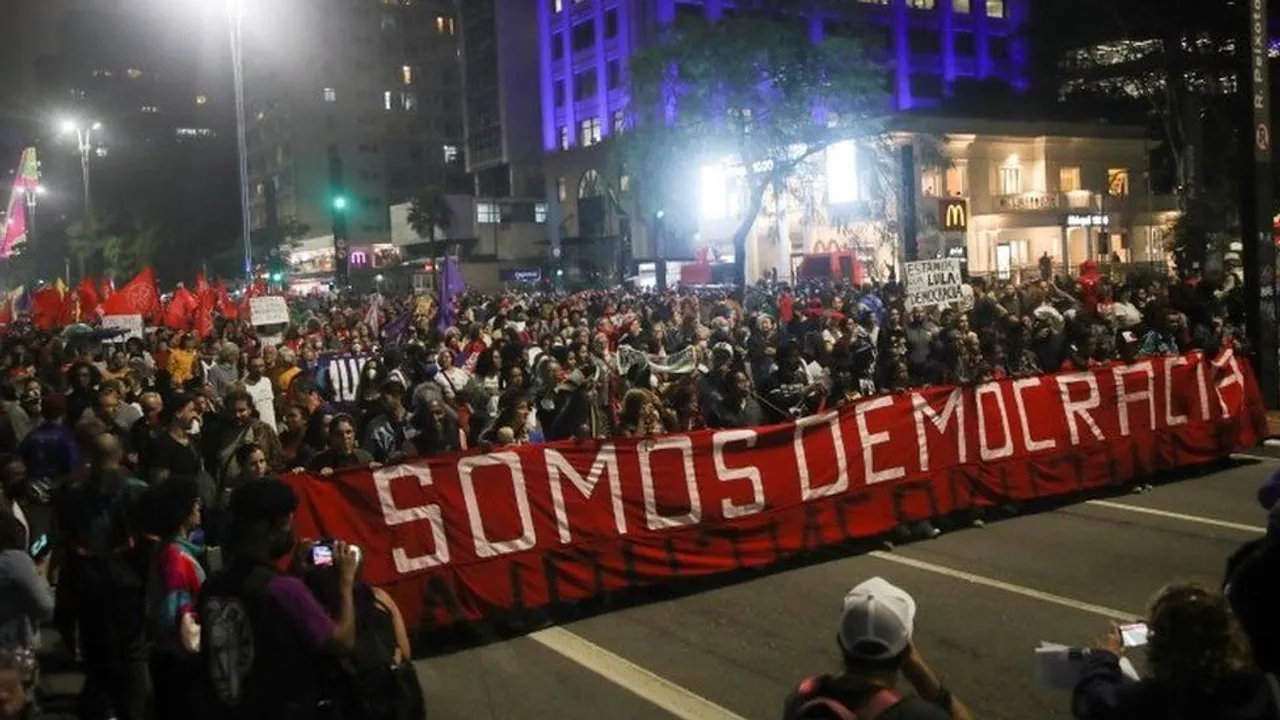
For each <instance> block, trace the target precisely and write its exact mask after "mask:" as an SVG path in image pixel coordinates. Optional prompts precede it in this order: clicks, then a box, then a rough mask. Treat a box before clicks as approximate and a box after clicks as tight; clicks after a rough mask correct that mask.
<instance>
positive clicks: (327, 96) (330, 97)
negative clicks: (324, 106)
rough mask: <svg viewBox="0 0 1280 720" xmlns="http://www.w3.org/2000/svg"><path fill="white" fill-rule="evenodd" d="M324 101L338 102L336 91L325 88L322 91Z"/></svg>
mask: <svg viewBox="0 0 1280 720" xmlns="http://www.w3.org/2000/svg"><path fill="white" fill-rule="evenodd" d="M324 101H325V102H338V91H337V90H334V89H333V88H325V89H324Z"/></svg>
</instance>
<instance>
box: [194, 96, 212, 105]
mask: <svg viewBox="0 0 1280 720" xmlns="http://www.w3.org/2000/svg"><path fill="white" fill-rule="evenodd" d="M196 104H197V105H208V104H209V96H208V95H197V96H196Z"/></svg>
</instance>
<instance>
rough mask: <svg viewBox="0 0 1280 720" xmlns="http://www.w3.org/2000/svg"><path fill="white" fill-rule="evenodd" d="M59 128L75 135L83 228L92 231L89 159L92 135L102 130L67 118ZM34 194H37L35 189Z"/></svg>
mask: <svg viewBox="0 0 1280 720" xmlns="http://www.w3.org/2000/svg"><path fill="white" fill-rule="evenodd" d="M60 126H61V128H62V132H64V133H66V134H68V135H70V134H71V133H75V136H76V149H77V150H79V151H80V180H81V182H82V183H83V185H84V222H85V226H86V227H88V228H90V229H91V230H92V228H93V225H94V217H93V194H92V193H91V192H90V189H89V188H90V187H91V186H90V184H89V157H90V155H91V154H94V153H93V134H94V133H95V132H97V131H99V130H101V129H102V123H100V122H98V121H96V120H95V121H93V122H90V123H87V124H81V123H80V121H78V120H75V119H72V118H67V119H64V120H63V121H62V122H61V123H60ZM97 155H98V157H103V156H104V155H105V153H104V152H101V151H99V152H98V153H97ZM36 192H37V193H38V192H39V189H38V188H37V190H36ZM67 275H68V277H67V280H70V279H71V277H70V275H71V273H70V272H69V271H68V273H67ZM80 277H81V278H83V277H84V258H83V257H81V258H80Z"/></svg>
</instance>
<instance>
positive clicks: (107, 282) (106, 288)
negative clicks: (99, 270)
mask: <svg viewBox="0 0 1280 720" xmlns="http://www.w3.org/2000/svg"><path fill="white" fill-rule="evenodd" d="M115 294H116V283H115V281H114V280H112V279H111V278H103V279H102V293H101V294H99V295H98V299H99V300H98V301H99V303H103V302H106V300H107V298H109V297H111V296H112V295H115Z"/></svg>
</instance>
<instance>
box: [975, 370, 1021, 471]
mask: <svg viewBox="0 0 1280 720" xmlns="http://www.w3.org/2000/svg"><path fill="white" fill-rule="evenodd" d="M973 395H974V400H975V401H976V402H977V404H978V455H979V456H981V457H982V460H983V462H988V461H991V460H999V459H1000V458H1005V457H1009V456H1010V455H1013V431H1012V430H1011V429H1010V427H1009V410H1008V409H1007V408H1006V407H1005V404H1004V393H1002V392H1000V383H996V382H990V383H986V384H985V385H979V386H978V389H977V390H976V391H975V392H974V394H973ZM984 395H995V396H996V407H998V408H1000V427H1001V428H1002V429H1003V431H1004V445H1003V446H1001V447H998V448H994V449H993V448H992V447H991V446H990V445H989V444H988V443H987V406H986V403H984V402H982V398H983V396H984Z"/></svg>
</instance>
